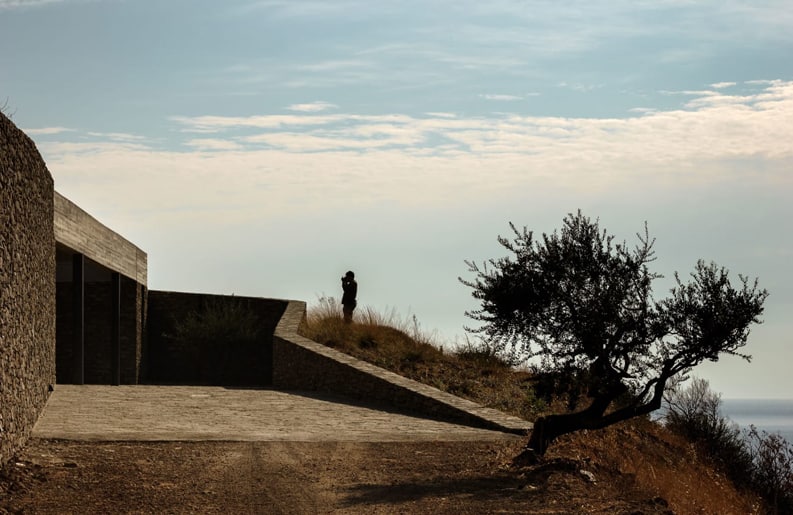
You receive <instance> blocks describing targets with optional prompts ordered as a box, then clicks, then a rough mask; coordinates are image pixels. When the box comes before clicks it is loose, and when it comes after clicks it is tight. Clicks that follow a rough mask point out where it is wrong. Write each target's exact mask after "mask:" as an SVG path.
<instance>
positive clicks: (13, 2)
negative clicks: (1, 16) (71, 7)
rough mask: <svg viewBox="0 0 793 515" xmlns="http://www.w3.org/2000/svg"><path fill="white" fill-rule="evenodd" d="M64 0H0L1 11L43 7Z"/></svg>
mask: <svg viewBox="0 0 793 515" xmlns="http://www.w3.org/2000/svg"><path fill="white" fill-rule="evenodd" d="M63 1H64V0H0V11H2V10H6V9H8V10H10V9H20V8H33V7H41V6H43V5H46V4H54V3H59V2H63Z"/></svg>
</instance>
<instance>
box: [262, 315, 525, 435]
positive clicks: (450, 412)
mask: <svg viewBox="0 0 793 515" xmlns="http://www.w3.org/2000/svg"><path fill="white" fill-rule="evenodd" d="M305 316H306V304H305V302H299V301H290V302H289V305H288V306H287V308H286V311H285V312H284V315H283V317H282V318H281V321H280V323H279V324H278V327H276V330H275V336H274V338H273V386H274V387H275V388H278V389H281V390H312V391H326V392H333V393H338V394H342V395H346V396H349V397H352V398H355V399H359V400H364V401H371V402H378V403H381V404H385V405H388V406H393V407H395V408H397V409H400V410H404V411H407V412H413V413H417V414H421V415H424V416H429V417H431V418H435V419H438V420H446V421H452V422H457V423H460V424H465V425H469V426H474V427H481V428H484V429H493V430H497V431H505V432H509V433H516V434H525V433H526V432H527V431H528V430H529V429H530V428H531V424H530V423H529V422H526V421H525V420H522V419H519V418H517V417H512V416H509V415H506V414H504V413H501V412H500V411H497V410H494V409H491V408H486V407H483V406H481V405H479V404H476V403H474V402H471V401H468V400H466V399H461V398H460V397H456V396H454V395H451V394H449V393H446V392H442V391H440V390H438V389H436V388H433V387H431V386H427V385H424V384H421V383H418V382H416V381H413V380H411V379H408V378H406V377H402V376H400V375H397V374H394V373H393V372H389V371H387V370H384V369H382V368H379V367H376V366H374V365H372V364H369V363H366V362H363V361H361V360H358V359H356V358H353V357H352V356H349V355H347V354H344V353H341V352H339V351H336V350H334V349H331V348H329V347H326V346H324V345H320V344H319V343H316V342H314V341H312V340H309V339H308V338H304V337H302V336H300V335H299V334H297V330H298V328H299V326H300V323H301V322H302V321H303V319H304V318H305Z"/></svg>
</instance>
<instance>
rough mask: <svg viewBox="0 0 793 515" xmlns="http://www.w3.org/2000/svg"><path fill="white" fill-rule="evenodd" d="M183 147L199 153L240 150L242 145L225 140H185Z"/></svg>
mask: <svg viewBox="0 0 793 515" xmlns="http://www.w3.org/2000/svg"><path fill="white" fill-rule="evenodd" d="M185 145H187V146H189V147H193V148H195V149H196V150H201V151H204V150H205V151H216V150H240V149H242V148H243V146H242V145H240V144H239V143H236V142H234V141H230V140H226V139H213V138H195V139H191V140H187V141H186V142H185Z"/></svg>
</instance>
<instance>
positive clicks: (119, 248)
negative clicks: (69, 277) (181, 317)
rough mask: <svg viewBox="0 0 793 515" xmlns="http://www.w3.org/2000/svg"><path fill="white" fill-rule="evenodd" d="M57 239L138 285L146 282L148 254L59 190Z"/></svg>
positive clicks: (56, 216) (56, 201)
mask: <svg viewBox="0 0 793 515" xmlns="http://www.w3.org/2000/svg"><path fill="white" fill-rule="evenodd" d="M55 241H56V242H58V243H60V244H61V245H63V246H66V247H68V248H70V249H72V250H74V251H76V252H79V253H81V254H83V255H84V256H86V257H87V258H89V259H91V260H92V261H95V262H97V263H99V264H100V265H102V266H104V267H106V268H109V269H110V270H113V271H114V272H118V273H120V274H121V275H124V276H126V277H129V278H130V279H133V280H135V281H136V282H138V283H139V284H142V285H144V286H146V285H147V280H148V256H147V255H146V253H145V252H143V251H142V250H141V249H139V248H138V247H136V246H135V245H134V244H132V243H131V242H130V241H129V240H127V239H125V238H124V237H123V236H121V235H120V234H118V233H117V232H114V231H113V230H111V229H110V228H108V227H107V226H105V225H103V224H102V223H101V222H99V221H98V220H97V219H96V218H94V217H93V216H91V215H89V214H88V213H86V212H85V211H84V210H83V209H81V208H80V207H79V206H78V205H77V204H75V203H74V202H72V201H70V200H69V199H67V198H66V197H64V196H63V195H61V194H60V193H58V192H57V191H56V192H55Z"/></svg>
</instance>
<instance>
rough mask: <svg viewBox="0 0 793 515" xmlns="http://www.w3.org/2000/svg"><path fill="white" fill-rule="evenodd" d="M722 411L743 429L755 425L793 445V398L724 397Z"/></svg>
mask: <svg viewBox="0 0 793 515" xmlns="http://www.w3.org/2000/svg"><path fill="white" fill-rule="evenodd" d="M721 412H722V415H724V416H725V417H728V418H729V419H730V420H732V421H733V422H735V423H736V424H738V425H739V426H740V427H741V428H742V429H743V428H746V429H748V428H749V426H750V425H754V426H755V427H756V428H757V429H759V430H763V431H766V432H768V433H778V434H780V435H782V437H783V438H784V439H785V440H787V441H788V443H789V444H790V445H791V446H793V399H722V400H721Z"/></svg>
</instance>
